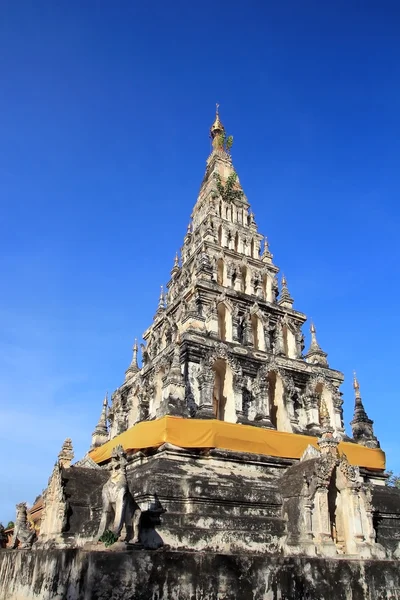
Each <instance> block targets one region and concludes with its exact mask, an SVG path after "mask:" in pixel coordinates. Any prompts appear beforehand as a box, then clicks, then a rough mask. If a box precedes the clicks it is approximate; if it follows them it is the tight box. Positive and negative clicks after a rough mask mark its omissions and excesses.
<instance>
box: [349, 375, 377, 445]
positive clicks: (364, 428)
mask: <svg viewBox="0 0 400 600" xmlns="http://www.w3.org/2000/svg"><path fill="white" fill-rule="evenodd" d="M353 388H354V396H355V399H354V416H353V420H352V421H351V423H350V425H351V429H352V432H353V438H354V439H355V441H356V442H358V443H359V444H362V445H363V446H367V447H369V448H379V442H378V440H377V438H376V437H375V435H374V429H373V424H374V422H373V421H372V420H371V419H369V418H368V415H367V413H366V410H365V408H364V404H363V401H362V399H361V393H360V384H359V383H358V379H357V375H356V373H355V371H354V376H353Z"/></svg>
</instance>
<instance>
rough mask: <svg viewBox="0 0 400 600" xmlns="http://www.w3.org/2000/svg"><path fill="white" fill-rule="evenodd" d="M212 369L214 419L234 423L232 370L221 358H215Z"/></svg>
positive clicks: (235, 419) (235, 418)
mask: <svg viewBox="0 0 400 600" xmlns="http://www.w3.org/2000/svg"><path fill="white" fill-rule="evenodd" d="M212 369H213V371H214V373H215V377H214V389H213V410H214V414H215V418H216V419H219V420H220V421H228V422H229V423H236V421H237V417H236V409H235V402H234V395H233V375H232V369H231V367H230V365H229V363H228V362H227V361H226V360H225V359H223V358H217V359H216V361H215V362H214V364H213V366H212Z"/></svg>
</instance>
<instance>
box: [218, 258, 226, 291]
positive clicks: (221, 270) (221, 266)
mask: <svg viewBox="0 0 400 600" xmlns="http://www.w3.org/2000/svg"><path fill="white" fill-rule="evenodd" d="M217 283H218V284H219V285H224V284H225V264H224V259H223V258H219V259H218V260H217Z"/></svg>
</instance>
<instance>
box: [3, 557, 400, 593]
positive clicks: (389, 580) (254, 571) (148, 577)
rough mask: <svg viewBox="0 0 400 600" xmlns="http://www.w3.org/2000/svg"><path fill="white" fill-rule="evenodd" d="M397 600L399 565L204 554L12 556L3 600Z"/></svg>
mask: <svg viewBox="0 0 400 600" xmlns="http://www.w3.org/2000/svg"><path fill="white" fill-rule="evenodd" d="M333 598H334V599H335V600H350V599H351V600H367V599H368V600H389V599H390V600H394V599H397V598H400V569H399V562H398V561H389V560H387V561H382V560H381V561H360V560H349V559H348V558H347V559H346V560H342V559H321V558H311V559H310V558H305V557H286V558H284V557H274V558H272V557H262V556H249V555H244V554H243V555H235V554H230V555H228V554H216V553H204V552H173V551H170V550H167V549H165V548H163V549H160V550H156V551H147V550H140V549H138V550H136V549H132V550H126V551H112V550H108V551H104V550H102V551H85V550H82V549H64V550H61V549H54V550H43V549H42V550H33V551H31V550H21V551H20V552H17V553H16V552H13V551H11V550H5V551H2V552H1V553H0V600H111V599H112V600H332V599H333Z"/></svg>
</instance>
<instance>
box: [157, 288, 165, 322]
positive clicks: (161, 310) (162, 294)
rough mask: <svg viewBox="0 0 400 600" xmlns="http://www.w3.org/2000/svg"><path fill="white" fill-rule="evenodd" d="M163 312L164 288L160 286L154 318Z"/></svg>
mask: <svg viewBox="0 0 400 600" xmlns="http://www.w3.org/2000/svg"><path fill="white" fill-rule="evenodd" d="M164 310H165V294H164V286H161V290H160V297H159V299H158V306H157V312H156V316H157V315H159V314H161V313H162V312H164Z"/></svg>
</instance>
